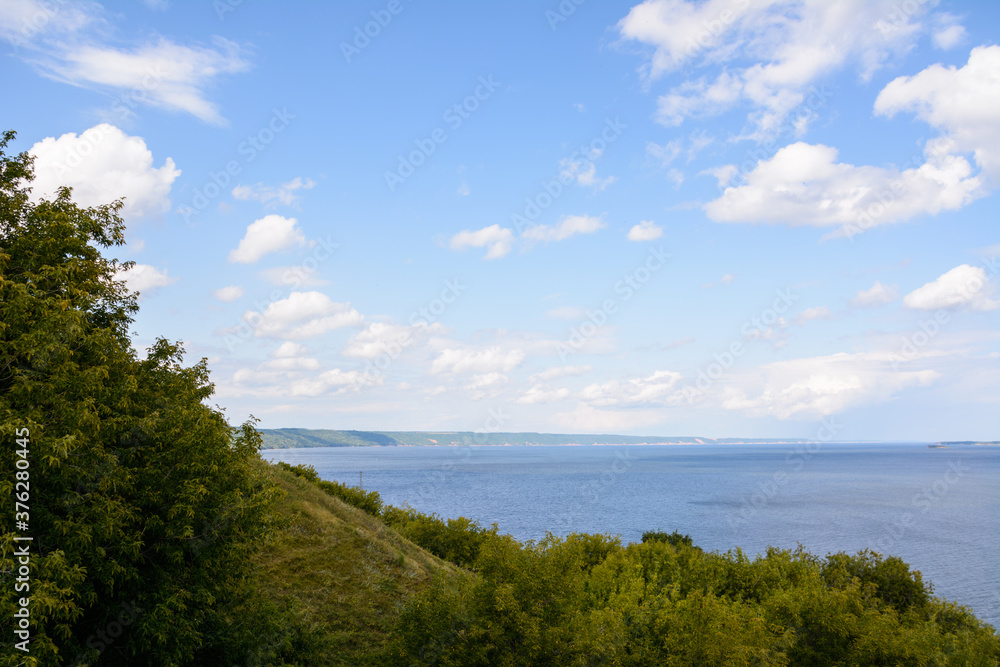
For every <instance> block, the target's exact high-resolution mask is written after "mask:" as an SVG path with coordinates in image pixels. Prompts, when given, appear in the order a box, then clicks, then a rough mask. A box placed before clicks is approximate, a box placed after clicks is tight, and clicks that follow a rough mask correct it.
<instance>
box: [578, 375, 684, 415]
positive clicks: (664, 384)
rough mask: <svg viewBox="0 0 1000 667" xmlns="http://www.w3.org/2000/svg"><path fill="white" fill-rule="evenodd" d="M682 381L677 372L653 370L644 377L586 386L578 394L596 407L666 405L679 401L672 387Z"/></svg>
mask: <svg viewBox="0 0 1000 667" xmlns="http://www.w3.org/2000/svg"><path fill="white" fill-rule="evenodd" d="M681 379H682V376H681V374H680V373H675V372H673V371H656V372H655V373H653V374H652V375H650V376H648V377H644V378H632V379H630V380H626V381H624V382H619V381H618V380H611V381H610V382H605V383H603V384H598V383H594V384H591V385H588V386H587V387H586V388H584V390H583V391H581V392H580V398H581V399H582V400H584V401H586V402H587V403H588V404H590V405H592V406H597V407H613V406H633V405H667V404H672V403H676V402H678V400H679V394H678V392H677V391H675V387H676V386H677V383H678V382H680V380H681Z"/></svg>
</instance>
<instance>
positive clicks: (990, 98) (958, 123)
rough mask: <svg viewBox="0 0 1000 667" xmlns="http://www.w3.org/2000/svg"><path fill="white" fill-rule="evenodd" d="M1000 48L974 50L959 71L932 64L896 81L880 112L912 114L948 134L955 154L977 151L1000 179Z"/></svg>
mask: <svg viewBox="0 0 1000 667" xmlns="http://www.w3.org/2000/svg"><path fill="white" fill-rule="evenodd" d="M997 109H1000V46H980V47H976V48H974V49H972V52H971V53H970V54H969V61H968V63H967V64H966V65H965V66H964V67H962V68H960V69H956V68H955V67H942V66H941V65H931V66H930V67H928V68H927V69H925V70H923V71H922V72H920V73H919V74H916V75H915V76H901V77H899V78H897V79H894V80H893V81H891V82H890V83H889V84H888V85H887V86H886V87H885V88H883V89H882V92H880V93H879V95H878V98H877V99H876V100H875V113H877V114H880V115H884V116H887V117H889V118H891V117H892V116H894V115H895V114H896V113H898V112H900V111H912V112H914V113H915V114H916V116H917V118H919V119H921V120H923V121H925V122H926V123H928V124H930V125H932V126H934V127H935V128H937V129H939V130H941V131H942V133H944V134H945V135H946V136H947V137H948V139H949V140H950V141H951V142H952V144H953V145H954V150H956V151H961V152H966V151H967V152H972V153H973V154H974V155H975V160H976V163H977V164H979V165H980V166H981V167H982V168H983V169H984V170H985V171H986V172H987V173H988V174H989V175H990V177H991V178H992V179H994V180H996V179H997V178H1000V114H998V113H997V112H996V110H997Z"/></svg>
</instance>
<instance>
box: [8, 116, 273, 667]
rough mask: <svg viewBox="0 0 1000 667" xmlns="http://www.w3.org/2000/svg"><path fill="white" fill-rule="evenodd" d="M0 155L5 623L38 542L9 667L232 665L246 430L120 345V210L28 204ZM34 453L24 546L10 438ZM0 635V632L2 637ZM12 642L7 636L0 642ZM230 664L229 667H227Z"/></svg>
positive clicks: (252, 458)
mask: <svg viewBox="0 0 1000 667" xmlns="http://www.w3.org/2000/svg"><path fill="white" fill-rule="evenodd" d="M13 138H14V133H13V132H6V133H5V134H4V135H3V138H2V140H0V442H2V445H3V448H4V450H3V451H4V453H3V461H4V465H3V474H2V477H0V497H2V498H3V499H4V503H3V504H4V509H3V519H2V523H0V532H2V533H3V546H2V551H0V570H2V571H3V573H4V574H3V577H2V579H3V581H2V586H0V614H2V616H3V617H4V618H5V619H7V618H11V616H12V614H13V611H14V609H15V605H16V604H17V598H18V597H19V596H20V595H23V593H20V594H15V592H14V587H13V585H12V582H11V579H12V577H13V571H14V569H15V558H14V553H13V545H14V542H13V540H12V538H13V537H14V536H15V535H30V536H31V537H33V538H34V539H33V542H31V549H30V551H31V554H30V569H31V573H30V586H31V588H30V600H31V602H30V612H31V634H32V637H31V642H30V653H23V652H21V651H18V650H16V649H14V648H12V644H13V642H12V641H11V637H9V636H5V637H4V642H3V648H2V649H0V662H5V663H9V664H28V665H51V664H108V665H113V664H129V665H145V664H149V665H181V664H186V663H190V662H191V661H193V660H199V661H200V660H201V657H202V656H207V655H215V656H223V655H224V656H226V657H227V659H228V658H229V657H231V656H234V655H236V654H237V653H238V652H239V650H240V649H239V648H238V647H235V646H233V645H232V640H231V638H232V637H234V636H236V635H238V634H239V633H238V629H239V628H238V626H239V624H238V622H237V620H235V619H233V618H232V615H231V614H230V613H229V609H228V608H229V607H230V606H231V605H233V604H237V603H239V602H240V601H241V600H245V599H246V597H247V596H248V595H250V594H251V593H252V591H251V590H250V588H249V585H248V582H249V577H250V574H251V557H252V551H253V549H254V546H253V544H254V542H255V540H257V539H258V538H259V537H260V536H261V535H263V534H264V533H265V532H266V531H267V519H268V506H269V503H270V500H271V498H272V496H273V493H274V491H273V490H272V489H273V486H272V485H271V484H270V483H269V482H268V481H267V476H266V474H265V473H264V470H263V467H262V465H261V462H260V459H259V456H258V449H259V447H260V437H259V435H258V434H257V432H256V430H255V429H254V428H253V425H252V422H248V423H246V424H244V425H243V427H242V428H240V429H232V428H231V427H229V425H228V424H227V422H226V420H225V419H224V416H223V414H222V413H221V411H219V410H218V409H214V408H211V407H209V406H208V405H206V403H205V401H206V400H207V399H208V398H209V397H210V396H211V394H212V391H213V387H212V384H211V383H210V382H209V378H208V369H207V367H206V363H205V361H204V360H202V361H201V362H200V363H198V364H196V365H194V366H192V367H189V368H185V367H183V366H182V355H183V349H182V348H181V347H180V346H178V345H175V344H171V343H169V342H167V341H166V340H162V339H161V340H158V341H157V342H156V343H155V344H154V345H153V346H152V347H151V349H150V350H149V352H148V354H147V356H146V358H145V359H139V358H138V356H137V354H136V352H135V350H134V349H133V347H132V344H131V341H130V338H129V325H130V324H131V322H132V316H133V315H134V314H135V312H136V311H137V310H138V307H137V304H136V295H135V294H133V293H131V292H130V291H129V290H128V289H127V288H126V287H125V285H124V284H123V283H122V282H121V281H120V280H116V279H115V276H116V274H117V273H118V272H119V271H121V270H122V269H125V268H128V267H129V266H131V264H130V263H120V262H118V261H117V260H115V259H108V258H105V257H104V256H102V254H101V249H107V248H111V247H112V246H118V245H122V244H123V243H124V223H123V221H122V219H121V218H120V216H119V211H120V210H121V207H122V202H121V201H116V202H112V203H109V204H107V205H103V206H98V207H92V208H83V207H80V206H78V205H76V204H75V203H73V201H72V199H71V192H70V190H69V189H67V188H62V189H60V190H59V191H58V193H57V194H56V196H55V198H54V199H52V200H42V201H39V202H37V203H35V202H32V201H31V199H30V198H29V194H30V183H31V180H32V176H33V172H32V160H31V157H30V156H28V155H27V154H25V153H21V154H20V155H17V156H13V157H9V156H7V155H6V153H5V149H6V147H7V145H8V143H9V142H10V141H11V140H12V139H13ZM23 429H27V430H28V432H29V433H30V436H29V445H28V449H29V452H30V454H29V461H30V468H29V470H28V472H29V473H30V484H31V486H30V501H29V503H28V504H29V506H30V521H29V527H28V529H27V530H16V528H17V527H16V526H15V525H13V524H12V519H13V517H14V502H13V500H14V498H13V492H14V461H15V458H14V456H13V452H14V448H15V441H16V437H15V436H16V434H17V433H18V432H19V431H20V432H22V433H23ZM4 627H7V624H6V623H4ZM4 634H5V635H8V633H7V632H6V631H5V633H4ZM227 664H228V663H227Z"/></svg>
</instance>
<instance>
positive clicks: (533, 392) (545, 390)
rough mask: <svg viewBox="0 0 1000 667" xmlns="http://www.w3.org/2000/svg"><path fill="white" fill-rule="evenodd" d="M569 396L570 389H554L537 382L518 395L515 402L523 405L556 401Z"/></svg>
mask: <svg viewBox="0 0 1000 667" xmlns="http://www.w3.org/2000/svg"><path fill="white" fill-rule="evenodd" d="M569 396H570V390H569V389H566V388H565V387H564V388H561V389H552V388H550V387H548V386H546V385H543V384H536V385H535V386H534V387H532V388H531V389H529V390H527V391H526V392H524V393H523V394H521V395H520V396H518V397H517V399H515V400H514V402H515V403H520V404H521V405H535V404H539V403H555V402H556V401H562V400H565V399H567V398H569Z"/></svg>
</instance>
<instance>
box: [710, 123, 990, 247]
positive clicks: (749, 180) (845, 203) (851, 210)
mask: <svg viewBox="0 0 1000 667" xmlns="http://www.w3.org/2000/svg"><path fill="white" fill-rule="evenodd" d="M940 148H941V145H940V144H935V145H934V146H933V147H931V148H930V150H933V151H938V150H939V149H940ZM836 159H837V149H835V148H832V147H830V146H823V145H812V144H806V143H802V142H797V143H794V144H791V145H789V146H785V147H784V148H782V149H781V150H779V151H778V152H777V153H775V155H774V157H772V158H771V159H770V160H762V161H760V162H758V163H757V166H756V167H755V168H754V170H753V171H752V172H750V173H749V174H747V175H746V185H741V186H739V187H728V188H726V189H725V191H724V193H723V195H722V196H721V197H719V198H718V199H716V200H714V201H711V202H709V203H708V204H706V205H705V212H706V213H707V214H708V217H709V218H711V219H712V220H715V221H717V222H770V223H786V224H789V225H793V226H799V225H811V226H815V227H824V226H835V225H840V226H841V229H840V230H839V231H838V233H842V234H847V235H851V234H853V233H857V232H858V231H862V230H865V229H868V228H871V227H874V226H878V225H883V224H888V223H892V222H898V221H901V220H906V219H908V218H911V217H913V216H916V215H919V214H925V213H927V214H936V213H938V212H940V211H943V210H955V209H958V208H961V207H962V206H964V205H966V204H968V203H969V202H971V201H972V200H974V199H976V198H977V197H979V196H981V195H982V194H984V192H983V190H982V188H981V187H980V186H981V185H982V183H981V180H980V179H979V178H977V177H974V176H972V167H971V165H969V163H968V162H967V161H966V160H965V158H963V157H956V156H953V155H947V154H945V155H940V154H936V153H931V154H930V155H928V156H927V161H926V162H925V163H924V164H923V165H921V166H920V167H917V168H911V169H906V170H905V171H902V172H900V171H898V170H894V169H883V168H880V167H867V166H864V167H856V166H854V165H851V164H846V163H840V162H836Z"/></svg>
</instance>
